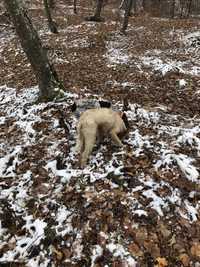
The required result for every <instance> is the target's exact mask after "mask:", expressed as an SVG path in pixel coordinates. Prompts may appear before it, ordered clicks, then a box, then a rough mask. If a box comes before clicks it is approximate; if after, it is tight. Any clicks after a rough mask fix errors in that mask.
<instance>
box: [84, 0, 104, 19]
mask: <svg viewBox="0 0 200 267" xmlns="http://www.w3.org/2000/svg"><path fill="white" fill-rule="evenodd" d="M96 2H97V4H96V8H95V12H94V16H91V17H88V18H86V20H89V21H97V22H101V21H102V20H103V19H102V17H101V11H102V8H103V0H96Z"/></svg>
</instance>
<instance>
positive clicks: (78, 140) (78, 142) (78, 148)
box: [74, 125, 84, 153]
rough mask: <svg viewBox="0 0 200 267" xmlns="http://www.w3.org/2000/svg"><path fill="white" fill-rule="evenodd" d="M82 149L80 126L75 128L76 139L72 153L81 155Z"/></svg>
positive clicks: (82, 141)
mask: <svg viewBox="0 0 200 267" xmlns="http://www.w3.org/2000/svg"><path fill="white" fill-rule="evenodd" d="M83 147H84V139H83V134H82V132H81V125H78V127H77V138H76V146H75V148H74V151H75V152H77V153H81V151H83Z"/></svg>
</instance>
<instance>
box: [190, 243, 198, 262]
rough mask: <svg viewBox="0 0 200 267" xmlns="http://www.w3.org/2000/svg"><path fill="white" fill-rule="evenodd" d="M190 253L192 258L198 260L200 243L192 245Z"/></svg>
mask: <svg viewBox="0 0 200 267" xmlns="http://www.w3.org/2000/svg"><path fill="white" fill-rule="evenodd" d="M190 251H191V254H192V256H195V257H199V258H200V243H194V244H193V246H192V247H191V250H190Z"/></svg>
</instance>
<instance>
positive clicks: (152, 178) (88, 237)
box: [0, 6, 200, 267]
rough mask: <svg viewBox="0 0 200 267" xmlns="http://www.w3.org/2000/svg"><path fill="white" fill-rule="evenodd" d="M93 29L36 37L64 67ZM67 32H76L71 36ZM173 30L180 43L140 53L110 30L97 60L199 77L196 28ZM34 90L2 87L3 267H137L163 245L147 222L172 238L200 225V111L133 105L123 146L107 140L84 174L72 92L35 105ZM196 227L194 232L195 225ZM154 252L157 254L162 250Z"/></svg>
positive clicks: (0, 44)
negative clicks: (12, 265)
mask: <svg viewBox="0 0 200 267" xmlns="http://www.w3.org/2000/svg"><path fill="white" fill-rule="evenodd" d="M33 8H36V6H35V7H33ZM112 23H113V22H111V24H112ZM91 29H92V31H93V34H97V33H98V30H97V27H96V24H95V23H91V22H83V23H81V24H79V25H72V26H69V27H67V28H66V29H61V30H60V35H58V36H57V37H56V38H55V39H53V35H52V34H51V33H49V32H46V29H44V28H43V29H41V30H40V31H39V33H40V36H41V37H42V38H43V41H44V43H45V42H46V43H47V44H48V41H49V38H52V40H53V41H54V42H55V43H56V45H60V46H58V48H60V47H61V48H62V49H63V50H62V49H58V51H57V50H56V49H54V51H53V52H50V55H51V59H53V61H54V62H56V63H58V64H60V65H62V64H63V63H67V64H68V63H69V62H70V60H69V59H68V58H65V50H64V49H67V48H69V49H87V48H90V47H94V44H95V43H94V40H95V39H92V38H91V36H90V37H87V36H86V33H89V32H90V30H91ZM79 31H82V35H81V36H80V35H79V36H78V33H79ZM131 31H134V32H137V33H138V34H143V32H145V33H146V34H148V35H149V36H150V33H151V32H150V31H149V32H148V30H147V28H144V27H143V26H141V27H134V29H133V28H131V27H130V28H129V30H128V32H129V33H130V32H131ZM70 34H74V35H75V36H76V37H75V38H74V39H73V38H72V39H70V40H69V36H71V35H70ZM176 34H177V36H181V37H180V38H179V41H180V43H181V45H180V48H179V49H176V50H173V49H172V50H170V49H166V50H165V51H163V50H161V49H147V51H146V52H145V54H144V55H141V54H137V53H135V51H134V49H133V47H132V46H131V45H132V43H133V42H132V43H131V42H130V39H129V36H126V37H124V36H121V35H119V34H118V33H116V34H114V36H112V37H111V38H110V40H109V38H108V39H107V40H106V42H105V51H104V52H105V53H104V55H102V57H103V60H104V61H106V64H107V66H108V67H109V68H113V69H114V70H115V69H117V68H118V67H119V66H120V67H121V66H123V65H128V66H129V67H131V68H132V67H136V69H137V70H138V72H139V73H145V71H146V74H148V75H149V73H148V72H147V69H148V71H149V69H150V71H151V72H152V73H154V71H159V72H160V73H162V75H163V76H164V75H166V74H167V73H168V72H170V71H174V70H175V71H176V70H177V69H178V71H179V72H181V73H183V74H189V75H192V76H197V77H198V75H199V72H200V65H199V43H198V38H199V31H194V32H192V33H190V34H185V35H184V34H183V33H182V32H180V31H179V32H178V31H177V32H173V33H172V34H171V35H172V38H175V36H176ZM9 36H10V37H9V38H7V39H5V38H4V36H2V38H1V39H0V53H1V54H2V55H3V57H2V58H3V60H4V61H5V63H6V60H7V59H6V55H5V57H4V52H5V50H6V49H7V48H6V45H7V44H8V43H9V42H10V41H11V40H12V39H13V38H14V35H13V32H10V33H9ZM95 45H96V44H95ZM179 52H186V53H188V54H187V55H189V53H193V57H192V60H190V59H189V58H188V59H186V60H183V59H180V60H179V59H174V58H173V57H172V56H174V57H175V56H176V53H177V54H178V53H179ZM18 53H19V49H18V50H15V56H18ZM74 53H76V52H74ZM98 60H99V59H98ZM144 67H145V68H144ZM110 78H111V79H110V80H107V82H106V84H107V85H112V86H114V87H118V86H122V87H123V89H124V90H126V89H127V88H129V89H131V90H135V88H136V87H138V86H139V85H138V84H137V83H136V82H135V81H134V82H130V81H128V80H126V79H124V80H123V81H118V80H116V79H112V77H110ZM178 82H179V88H182V89H184V88H185V87H187V82H188V81H186V80H185V79H180V80H178ZM82 92H84V90H83V91H82ZM37 93H38V88H37V87H30V88H25V89H23V90H20V91H18V90H17V89H15V88H10V87H8V86H6V85H1V86H0V240H1V242H0V252H1V254H0V264H1V263H5V262H6V263H8V262H14V261H15V262H22V263H25V264H26V266H31V267H32V266H42V267H43V266H45V267H46V266H49V265H50V266H61V262H62V260H63V259H64V262H65V263H66V264H67V263H69V266H72V264H76V263H79V264H80V265H79V266H83V265H84V264H85V262H86V263H87V264H88V262H90V266H95V264H96V261H98V260H99V259H101V260H102V262H103V261H104V260H105V259H107V260H108V259H115V260H117V261H118V260H119V261H122V263H123V266H128V267H134V266H137V261H138V257H140V256H144V258H145V257H147V256H145V255H146V254H145V253H146V251H145V249H146V248H148V249H149V247H148V246H149V244H150V245H151V247H153V248H154V249H155V250H156V248H157V247H156V246H157V245H156V244H157V243H158V242H161V240H160V239H159V240H157V239H156V238H155V232H156V231H152V228H151V227H152V226H153V227H157V224H156V223H157V221H159V223H160V222H162V221H165V222H166V225H165V227H168V229H171V228H172V229H173V230H174V232H176V234H177V236H178V233H179V234H180V235H183V232H182V229H184V231H185V229H186V230H187V231H188V232H190V226H191V227H192V226H193V225H195V223H198V220H199V216H200V206H199V205H200V200H199V185H200V167H199V166H200V161H199V156H200V126H199V125H200V120H199V118H198V116H196V117H188V116H183V115H177V114H176V115H175V114H173V113H171V114H170V113H169V112H168V107H166V106H164V105H159V106H158V105H157V106H154V107H145V106H143V105H139V104H137V103H134V104H130V105H129V110H128V111H127V112H126V114H127V116H128V119H129V122H130V131H129V134H128V136H127V137H126V138H125V140H124V147H123V148H122V149H117V148H113V146H112V144H111V143H110V142H109V139H108V140H105V141H104V142H103V144H102V145H101V146H100V147H98V146H96V147H95V149H94V151H93V153H92V155H91V157H90V162H89V164H88V166H87V167H86V168H85V169H84V170H81V169H80V168H79V164H78V156H77V155H76V154H75V153H74V150H73V148H74V145H75V136H76V123H77V121H76V119H75V117H74V115H73V114H71V112H70V108H69V106H70V105H71V103H72V102H73V100H74V99H76V98H77V97H78V95H77V94H73V93H66V95H65V97H66V98H65V100H63V101H60V102H50V103H43V104H38V103H37ZM84 93H85V92H84ZM85 96H87V97H88V98H94V97H97V98H98V96H96V95H90V94H87V95H86V94H85ZM66 99H67V100H66ZM113 102H115V104H114V107H113V108H114V109H116V110H117V109H120V110H121V109H122V105H121V103H120V102H117V101H115V100H114V101H113ZM60 111H62V112H61V113H60ZM61 118H62V119H64V121H65V123H66V124H67V125H68V127H69V132H67V131H66V130H65V129H64V128H63V126H62V124H61ZM145 225H147V229H148V227H149V229H150V230H148V231H147V230H146V228H145V227H144V226H145ZM155 225H156V226H155ZM177 225H178V226H177ZM182 225H183V226H182ZM188 225H189V226H188ZM162 227H163V226H162ZM181 227H182V228H181ZM194 229H195V230H194ZM154 230H155V229H154ZM156 230H157V229H156ZM161 230H162V231H161V232H163V233H164V234H163V235H165V236H170V235H171V236H170V239H169V240H167V242H168V243H170V244H171V245H170V246H173V244H174V243H176V241H174V239H175V237H174V235H175V234H174V232H173V231H172V233H171V232H170V234H168V232H169V230H166V229H164V230H163V229H161ZM195 231H196V232H198V229H197V230H196V228H193V232H195ZM196 232H195V233H196ZM147 237H149V239H150V240H151V241H149V240H148V238H147ZM154 239H155V240H156V241H155V240H154ZM177 239H178V238H177ZM135 240H136V241H137V242H135ZM154 241H155V242H154ZM148 242H150V243H148ZM164 242H165V243H166V240H165V241H164ZM177 243H178V241H177ZM181 243H187V242H186V241H185V242H181ZM139 245H141V246H140V247H141V248H142V249H143V248H144V247H145V249H144V251H145V253H143V251H142V249H141V248H140V250H139V248H138V249H137V246H139ZM151 252H152V255H153V253H154V256H155V258H156V257H158V256H160V255H161V254H162V253H163V252H159V251H157V250H156V252H155V251H151ZM161 256H162V255H161ZM85 259H86V260H85ZM82 260H83V261H82ZM84 260H85V261H84ZM197 260H198V259H195V261H197ZM81 264H82V265H81ZM106 264H107V262H106V263H105V266H107V265H106Z"/></svg>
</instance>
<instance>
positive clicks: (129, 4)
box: [121, 0, 133, 34]
mask: <svg viewBox="0 0 200 267" xmlns="http://www.w3.org/2000/svg"><path fill="white" fill-rule="evenodd" d="M126 1H127V3H126V9H125V13H124V20H123V25H122V28H121V32H122V33H124V34H125V33H126V29H127V27H128V21H129V17H130V14H131V9H132V6H133V0H126Z"/></svg>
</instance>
